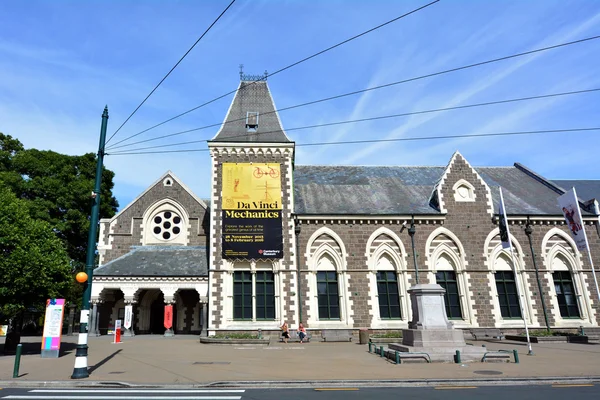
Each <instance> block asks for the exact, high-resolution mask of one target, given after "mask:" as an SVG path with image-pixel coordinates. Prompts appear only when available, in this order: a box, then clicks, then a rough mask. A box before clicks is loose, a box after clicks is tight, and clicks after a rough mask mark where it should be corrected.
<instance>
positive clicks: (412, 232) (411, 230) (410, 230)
mask: <svg viewBox="0 0 600 400" xmlns="http://www.w3.org/2000/svg"><path fill="white" fill-rule="evenodd" d="M416 232H417V229H416V228H415V216H414V215H413V216H412V220H411V222H410V228H408V234H409V235H410V242H411V245H412V253H413V261H414V263H415V281H416V284H417V285H418V284H419V267H418V266H417V253H416V252H415V233H416Z"/></svg>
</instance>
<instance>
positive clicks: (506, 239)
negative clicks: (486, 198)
mask: <svg viewBox="0 0 600 400" xmlns="http://www.w3.org/2000/svg"><path fill="white" fill-rule="evenodd" d="M498 214H499V221H498V228H499V229H500V241H501V242H502V248H503V249H508V248H510V243H511V242H510V233H509V232H508V220H507V219H506V210H505V208H504V197H503V196H502V188H500V209H499V210H498Z"/></svg>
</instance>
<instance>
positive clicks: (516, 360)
mask: <svg viewBox="0 0 600 400" xmlns="http://www.w3.org/2000/svg"><path fill="white" fill-rule="evenodd" d="M513 356H515V364H518V363H519V353H517V351H516V350H513Z"/></svg>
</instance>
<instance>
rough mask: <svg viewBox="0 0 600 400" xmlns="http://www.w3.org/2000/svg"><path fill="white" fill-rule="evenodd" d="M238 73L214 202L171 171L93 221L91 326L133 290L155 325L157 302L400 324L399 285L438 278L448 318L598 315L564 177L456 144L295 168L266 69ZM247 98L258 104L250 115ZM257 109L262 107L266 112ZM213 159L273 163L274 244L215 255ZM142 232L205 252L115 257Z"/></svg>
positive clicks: (474, 321) (186, 312) (218, 312)
mask: <svg viewBox="0 0 600 400" xmlns="http://www.w3.org/2000/svg"><path fill="white" fill-rule="evenodd" d="M244 85H245V84H244V83H242V84H241V85H240V89H239V91H238V93H237V94H236V97H235V99H234V100H233V102H232V105H231V107H230V111H229V113H228V115H227V117H226V119H225V123H224V126H226V128H221V130H220V131H219V133H217V135H216V136H215V138H214V139H213V140H212V141H209V150H210V152H211V165H210V168H211V182H210V200H209V204H208V205H207V204H206V203H205V202H204V201H202V200H201V199H199V198H198V197H197V196H195V195H194V194H193V193H192V192H191V191H190V190H189V189H188V188H187V187H186V186H185V185H184V184H183V183H182V182H180V181H179V179H177V177H175V176H174V175H173V174H172V173H170V172H167V173H166V174H165V175H163V176H162V177H161V178H160V179H159V180H158V181H157V182H156V183H155V184H153V185H152V186H151V187H150V188H149V189H148V190H146V191H145V192H144V193H142V194H141V195H140V196H139V197H138V198H137V199H135V200H134V201H133V202H132V203H131V204H130V205H128V206H127V207H125V208H124V209H123V210H121V211H120V212H119V213H118V214H117V215H116V216H115V217H113V218H112V219H110V220H102V221H101V229H100V244H99V246H98V249H99V253H100V264H101V265H102V267H101V268H103V267H104V273H103V275H102V274H100V275H99V276H97V277H96V276H95V278H94V285H93V292H92V302H93V303H94V304H96V305H97V308H98V310H100V317H98V321H99V323H98V324H97V325H99V327H100V328H101V330H102V329H107V328H108V327H110V326H111V324H113V323H114V321H115V320H116V319H120V318H122V316H121V315H120V313H122V310H123V308H124V307H125V306H126V305H133V311H134V323H133V325H134V331H135V332H136V333H162V332H163V331H164V327H162V326H161V319H162V316H163V313H164V311H163V309H164V305H165V304H173V305H174V310H175V314H176V315H175V316H174V317H175V318H174V321H175V322H174V325H175V333H200V332H202V333H203V334H209V335H212V334H215V333H219V332H224V331H225V332H248V331H250V332H256V331H257V330H262V331H264V332H277V330H278V327H279V326H280V325H281V324H282V322H283V321H287V322H288V324H289V325H290V326H291V327H292V329H294V327H296V326H297V325H298V323H299V322H303V323H304V325H305V326H306V327H307V328H308V329H310V330H311V331H313V332H318V331H320V330H322V329H353V330H358V329H359V328H369V329H372V330H375V331H386V330H399V329H406V328H407V327H408V323H409V321H411V318H412V315H411V304H410V298H409V295H408V290H409V289H410V288H411V287H412V286H414V285H415V284H417V283H425V284H427V283H431V284H433V283H440V281H439V279H442V280H443V283H444V284H445V285H447V286H446V287H447V288H448V293H447V296H446V301H447V302H449V303H447V309H448V310H450V312H451V315H448V318H449V319H450V321H451V322H452V323H453V324H454V326H455V327H457V328H462V329H469V328H479V327H497V328H501V329H504V330H520V329H522V328H523V327H524V320H523V318H522V317H524V319H525V321H526V322H527V324H528V326H529V327H531V328H544V327H545V326H546V318H547V320H548V324H549V326H550V327H553V328H558V329H575V328H578V327H579V326H598V325H599V323H600V299H598V296H597V291H596V286H595V282H594V277H593V275H592V270H591V265H590V264H589V261H588V258H587V256H586V255H585V254H584V253H581V252H580V251H578V250H577V248H576V246H575V243H574V241H573V239H572V238H571V236H570V232H569V230H568V229H567V226H566V225H565V222H564V219H563V218H562V216H561V215H560V210H559V209H558V208H557V206H556V205H555V203H556V197H558V196H559V195H560V194H562V193H563V192H564V189H562V188H560V187H558V186H557V185H555V184H554V183H553V182H552V181H549V180H546V179H544V178H542V177H539V176H538V175H536V174H534V173H532V172H531V171H529V170H527V169H526V168H524V167H522V166H520V165H518V164H515V166H514V167H489V168H486V167H481V168H474V167H473V166H471V165H470V164H469V162H468V161H467V160H466V159H465V158H464V157H463V156H462V155H461V154H460V153H458V152H456V153H455V154H454V155H452V156H451V158H450V161H449V163H448V165H447V166H446V167H373V168H369V167H336V166H332V167H323V168H320V167H310V166H307V167H303V169H301V170H298V169H297V167H295V166H294V164H295V160H294V143H293V142H291V141H289V139H288V138H287V136H286V135H285V132H284V130H283V128H282V127H281V125H280V121H279V118H278V116H277V114H276V112H275V106H274V103H273V101H272V99H271V97H270V92H269V90H268V87H267V86H266V82H260V83H255V84H254V86H255V87H254V88H253V87H252V86H251V85H246V86H244ZM247 114H253V115H257V117H256V119H252V120H251V123H250V122H248V121H250V120H248V119H247V118H246V119H244V116H245V115H247ZM264 115H269V116H270V117H269V118H264V119H260V117H261V116H264ZM256 121H259V122H258V123H257V122H256ZM260 121H266V122H265V124H266V126H265V125H261V122H260ZM261 135H262V136H261ZM261 138H262V140H261ZM223 163H252V164H253V165H254V164H255V165H262V164H265V163H276V164H279V165H280V172H281V173H280V179H281V199H282V206H281V208H282V210H281V212H282V233H283V237H282V243H283V257H282V258H280V259H229V258H224V257H223V256H222V248H221V247H222V246H221V245H222V236H223V220H222V212H223V204H222V202H223V193H222V192H223V191H222V189H223V188H222V180H223ZM350 168H353V169H352V171H350ZM503 168H504V169H503ZM298 171H300V172H298ZM378 185H379V186H378ZM597 186H598V185H597ZM373 188H379V189H377V190H379V192H377V190H375V189H373ZM500 188H504V189H505V191H503V192H504V193H505V197H506V199H507V208H508V207H509V205H510V207H511V208H510V209H508V211H507V213H508V223H509V229H510V233H511V237H512V244H513V253H512V254H511V252H509V251H507V250H506V249H503V248H502V244H501V240H500V235H499V227H498V206H499V190H501V189H500ZM597 189H598V191H597V192H598V194H600V186H598V188H597ZM363 204H368V207H367V208H364V207H362V205H363ZM361 207H362V208H361ZM369 207H370V208H369ZM582 208H583V209H584V211H585V212H584V218H583V220H584V228H585V230H586V232H587V236H588V239H589V243H590V246H591V252H592V253H591V254H592V258H593V259H598V258H599V257H600V235H599V231H598V213H597V212H594V211H593V210H591V209H590V208H589V207H586V206H585V205H584V204H583V203H582ZM511 211H512V212H511ZM167 213H170V214H168V215H169V218H171V219H169V221H172V222H175V219H174V218H175V215H176V216H178V217H180V218H181V221H179V222H177V224H179V225H177V226H178V227H179V226H180V227H181V229H180V230H178V231H177V233H175V230H174V228H173V227H170V228H169V229H170V230H168V233H169V235H168V238H167V239H165V237H163V236H161V235H164V232H167V231H165V230H164V229H167V228H164V225H160V224H159V223H157V222H156V220H155V219H154V218H155V217H157V216H159V217H161V218H163V219H164V218H166V216H167ZM167 219H168V218H167ZM153 221H154V222H153ZM160 223H163V222H162V220H161V222H160ZM157 224H158V225H157ZM413 224H414V225H413ZM411 227H412V229H411ZM161 229H162V230H161ZM528 232H530V234H529V235H528ZM411 234H412V237H411ZM413 240H414V250H413ZM530 240H531V246H530ZM140 246H142V247H144V248H147V249H150V250H148V251H154V250H152V249H154V248H156V252H157V253H158V252H160V251H163V250H164V249H165V248H171V249H173V251H174V252H175V251H176V250H177V251H181V252H182V254H183V253H185V254H188V258H187V259H186V258H185V257H186V256H182V257H184V258H183V259H184V260H187V261H189V254H192V253H191V250H193V249H196V248H198V249H200V248H202V249H205V250H202V251H205V253H206V258H207V259H206V266H205V267H202V266H200V267H198V268H197V269H193V268H196V267H193V268H192V269H189V268H188V269H186V270H185V272H182V271H183V270H182V269H181V266H178V265H170V264H169V262H164V261H163V264H162V265H163V268H162V269H158V270H152V271H150V272H148V271H146V272H147V273H146V272H144V274H146V275H143V274H140V273H137V272H136V273H134V272H131V271H129V272H127V271H122V270H119V269H118V268H116V267H115V266H118V265H121V264H123V263H125V261H124V260H126V259H127V257H130V258H131V259H133V257H134V256H135V255H136V254H139V250H136V248H137V247H140ZM152 246H154V247H152ZM178 249H179V250H178ZM185 249H188V250H190V252H187V253H186V252H185ZM198 251H200V250H198ZM136 252H137V253H136ZM174 254H175V253H174ZM177 254H179V253H177ZM180 256H181V254H180ZM513 256H514V258H513ZM194 257H196V256H194ZM534 258H535V262H534ZM138 260H139V259H138ZM513 260H514V268H513ZM187 261H186V262H187ZM140 262H141V263H144V261H140ZM119 263H121V264H119ZM148 263H149V262H148ZM415 263H416V266H415ZM192 264H193V263H192ZM130 267H131V268H134V267H135V268H137V267H138V265H135V266H130ZM139 267H143V266H139ZM415 267H417V268H415ZM111 268H112V269H111ZM148 268H150V267H148ZM178 268H179V269H178ZM190 268H191V267H190ZM142 269H143V268H142ZM106 271H109V272H106ZM115 271H116V272H115ZM190 271H192V272H190ZM193 271H196V272H193ZM239 271H246V272H249V273H250V274H251V276H252V288H253V289H252V308H253V314H252V315H253V317H252V318H244V319H242V318H235V317H234V306H233V305H234V299H235V297H236V296H238V294H236V293H234V274H235V273H236V272H239ZM261 271H268V272H269V273H272V274H273V276H274V284H273V287H274V294H273V297H272V299H273V303H274V307H275V316H274V318H272V319H269V320H264V319H262V320H261V319H258V318H256V317H255V314H256V313H255V309H256V307H257V303H256V302H257V299H256V296H257V295H256V290H255V287H254V285H255V276H256V274H257V273H260V272H261ZM417 271H418V282H417ZM514 271H516V274H514ZM136 274H137V275H136ZM553 274H554V275H553ZM599 277H600V276H599ZM498 279H500V281H499V280H498ZM556 279H562V281H560V282H557V281H556ZM563 281H564V282H563ZM538 282H539V284H538ZM561 282H562V283H561ZM561 285H562V286H561ZM569 285H571V286H569ZM565 288H566V289H565ZM571 289H572V290H573V291H574V293H570V292H568V293H558V292H557V290H559V291H564V290H567V291H569V290H571ZM542 297H543V299H542ZM517 300H518V302H517ZM324 302H326V303H327V304H326V305H324V304H325V303H324ZM511 302H512V303H511ZM565 302H568V304H569V307H570V308H569V309H568V310H567V309H566V307H567V306H566V303H565ZM519 305H521V306H522V307H519ZM544 306H545V309H546V317H545V316H544ZM521 308H522V311H521ZM392 309H393V310H394V312H393V315H388V314H387V313H391V312H392V311H391V310H392ZM332 310H333V311H332ZM382 313H383V314H382ZM384 314H385V315H384ZM324 315H325V316H326V317H323V316H324ZM92 326H94V325H93V324H92Z"/></svg>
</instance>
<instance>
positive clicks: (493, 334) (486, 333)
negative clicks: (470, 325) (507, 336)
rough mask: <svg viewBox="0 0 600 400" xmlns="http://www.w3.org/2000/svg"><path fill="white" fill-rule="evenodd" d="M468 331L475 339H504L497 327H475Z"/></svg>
mask: <svg viewBox="0 0 600 400" xmlns="http://www.w3.org/2000/svg"><path fill="white" fill-rule="evenodd" d="M469 331H470V332H471V335H473V339H475V340H486V339H504V335H503V334H502V332H501V331H500V329H498V328H475V329H470V330H469Z"/></svg>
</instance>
